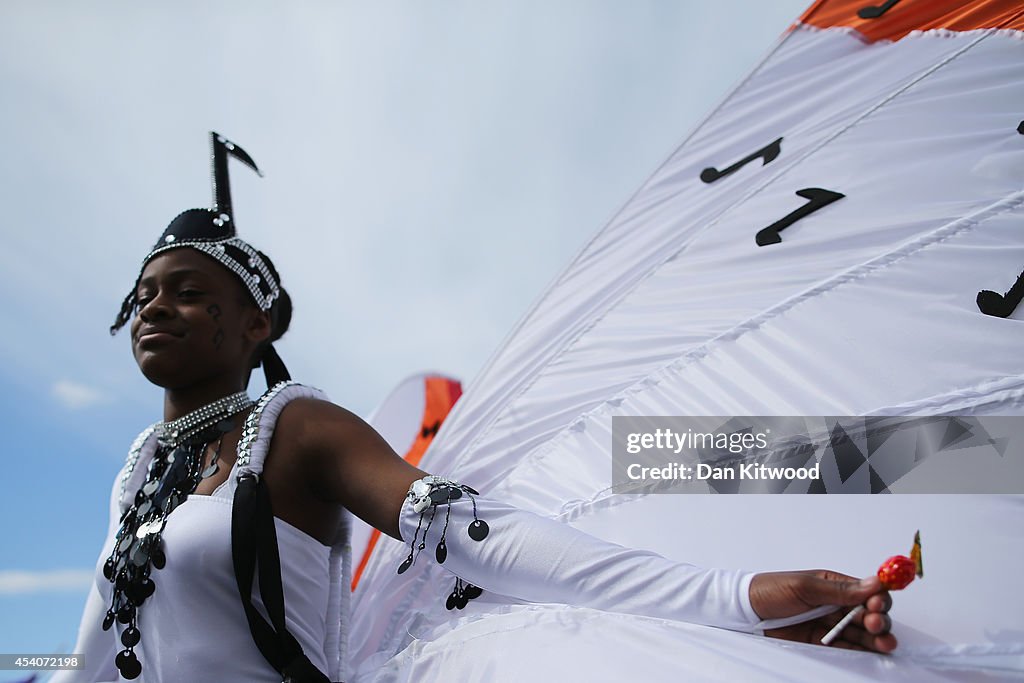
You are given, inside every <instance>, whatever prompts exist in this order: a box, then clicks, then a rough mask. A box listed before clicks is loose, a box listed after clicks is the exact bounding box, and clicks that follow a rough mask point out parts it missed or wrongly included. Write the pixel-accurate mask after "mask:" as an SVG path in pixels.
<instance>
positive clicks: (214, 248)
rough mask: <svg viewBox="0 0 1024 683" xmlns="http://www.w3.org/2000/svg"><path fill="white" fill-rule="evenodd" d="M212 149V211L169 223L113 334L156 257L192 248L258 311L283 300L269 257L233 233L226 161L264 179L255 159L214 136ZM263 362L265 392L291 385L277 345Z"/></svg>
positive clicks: (144, 261)
mask: <svg viewBox="0 0 1024 683" xmlns="http://www.w3.org/2000/svg"><path fill="white" fill-rule="evenodd" d="M210 143H211V146H212V148H213V150H212V155H211V165H212V176H213V208H212V209H188V210H187V211H182V212H181V213H180V214H178V215H177V216H176V217H175V219H174V220H172V221H171V224H170V225H168V226H167V229H166V230H164V232H163V234H162V235H160V239H158V240H157V242H156V244H154V245H153V248H152V249H151V250H150V252H149V253H148V254H147V255H146V257H145V258H144V259H142V265H141V266H140V267H139V275H138V277H136V278H135V285H134V286H133V287H132V291H131V292H129V293H128V296H126V297H125V299H124V302H123V303H122V304H121V311H120V312H119V313H118V314H117V319H116V320H115V321H114V324H113V325H111V326H110V333H111V334H115V333H116V332H117V331H118V330H119V329H121V328H122V327H124V325H125V324H126V323H127V322H128V321H129V320H131V318H132V314H133V312H134V310H135V306H136V303H137V294H136V292H137V289H138V284H139V278H141V277H142V271H143V270H144V269H145V267H146V264H147V263H149V262H150V260H152V259H153V257H155V256H158V255H159V254H162V253H164V252H165V251H169V250H171V249H178V248H181V247H190V248H192V249H196V250H197V251H200V252H202V253H204V254H206V255H207V256H210V257H211V258H213V259H214V260H216V261H217V262H219V263H220V264H221V265H223V266H224V267H225V268H227V269H228V270H230V271H231V272H232V273H234V274H235V276H236V277H238V279H239V280H240V281H241V282H242V284H243V285H244V286H245V288H246V290H248V292H249V294H250V295H251V296H252V299H253V301H254V302H255V303H256V305H257V306H259V308H260V310H263V311H266V310H269V309H270V307H271V306H272V305H273V303H274V301H276V300H277V299H278V298H279V297H280V296H281V291H282V290H281V279H280V277H279V276H278V274H277V270H276V269H275V268H274V264H273V263H272V262H271V261H270V259H269V258H268V257H267V256H266V254H264V253H263V252H261V251H259V250H258V249H256V248H254V247H253V246H251V245H250V244H248V243H247V242H245V241H244V240H242V239H240V238H239V237H238V235H237V234H236V232H235V217H234V214H233V213H232V211H231V185H230V183H229V181H228V156H233V157H234V158H235V159H238V160H239V161H241V162H242V163H243V164H245V165H246V166H248V167H249V168H251V169H252V170H254V171H256V173H258V174H259V175H260V176H262V175H263V174H262V173H261V172H260V170H259V168H257V167H256V162H254V161H253V160H252V157H250V156H249V154H248V153H247V152H246V151H245V150H244V149H242V148H241V147H239V146H238V145H236V144H235V143H233V142H231V141H230V140H228V139H226V138H224V137H223V136H221V135H218V134H217V133H215V132H211V133H210ZM261 362H262V364H263V370H264V373H265V374H266V375H267V386H273V385H274V384H277V383H278V382H280V381H284V380H288V379H291V378H290V377H289V375H288V370H287V369H286V368H285V366H284V363H283V362H282V361H281V358H280V356H278V355H277V352H276V351H275V350H274V348H273V345H271V344H268V345H267V347H266V349H265V351H264V353H263V358H262V359H261Z"/></svg>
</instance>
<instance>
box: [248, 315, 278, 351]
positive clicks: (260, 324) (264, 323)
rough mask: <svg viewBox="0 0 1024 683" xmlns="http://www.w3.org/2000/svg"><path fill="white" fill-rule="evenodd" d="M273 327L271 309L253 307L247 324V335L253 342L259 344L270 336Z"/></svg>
mask: <svg viewBox="0 0 1024 683" xmlns="http://www.w3.org/2000/svg"><path fill="white" fill-rule="evenodd" d="M271 328H272V324H271V320H270V311H261V310H259V309H257V308H255V307H253V308H252V313H251V315H250V316H249V323H248V325H247V326H246V330H245V336H246V337H247V338H248V339H250V340H251V341H252V342H254V343H256V344H259V343H260V342H262V341H264V340H266V339H269V338H270V334H271V332H272V329H271Z"/></svg>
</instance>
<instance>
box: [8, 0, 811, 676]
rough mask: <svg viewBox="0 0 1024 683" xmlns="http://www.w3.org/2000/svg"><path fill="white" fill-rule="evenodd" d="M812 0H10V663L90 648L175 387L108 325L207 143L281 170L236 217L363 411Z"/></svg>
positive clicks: (436, 363) (596, 209) (476, 352)
mask: <svg viewBox="0 0 1024 683" xmlns="http://www.w3.org/2000/svg"><path fill="white" fill-rule="evenodd" d="M805 2H806V0H773V1H772V2H753V1H752V0H748V1H746V2H741V1H740V0H733V1H726V0H720V1H718V2H714V3H709V2H684V1H682V0H679V1H677V2H672V3H669V2H664V1H660V0H659V1H650V2H637V1H634V2H629V3H622V2H608V1H594V0H587V1H583V0H580V1H573V2H568V1H564V0H563V1H561V2H558V3H543V2H532V1H531V2H515V3H512V2H494V3H471V2H446V3H432V4H429V5H428V4H425V3H396V2H384V3H372V4H371V3H362V4H356V3H335V2H311V3H304V4H303V5H302V6H301V7H297V6H295V5H294V4H292V5H283V4H271V3H265V2H258V3H245V4H243V3H240V2H239V3H224V4H221V5H218V6H217V7H215V8H211V7H207V6H206V5H205V4H203V3H198V2H179V3H173V4H159V5H140V4H138V3H129V2H99V3H89V4H88V5H87V6H85V5H81V4H74V3H70V2H52V3H46V4H41V3H29V2H6V3H4V4H3V6H2V7H0V88H2V91H3V93H4V106H3V107H0V131H3V132H2V135H3V151H2V154H0V198H2V203H0V206H2V207H3V209H2V210H3V212H4V221H3V228H2V229H3V236H4V242H5V246H6V248H5V249H4V250H2V252H0V264H2V268H0V295H2V296H3V300H4V303H5V307H4V311H5V317H6V330H7V334H5V335H3V337H2V338H0V345H2V346H0V351H2V353H3V356H4V358H5V362H4V363H3V365H2V366H0V373H2V376H3V386H4V388H5V391H4V392H3V395H2V399H0V401H2V405H0V408H2V410H0V415H2V417H0V428H2V431H3V434H4V437H5V438H4V440H3V443H4V449H5V454H4V464H5V476H4V477H3V478H2V479H0V520H2V521H0V525H2V533H3V539H4V541H5V542H4V543H3V544H2V545H0V614H2V615H3V617H2V620H0V652H53V651H57V650H62V651H65V652H67V651H70V650H71V647H72V645H73V644H74V640H75V634H76V632H77V627H78V620H79V616H80V611H81V607H82V604H83V602H84V596H85V592H86V588H87V585H88V581H89V580H90V579H89V577H90V575H91V572H92V569H93V566H94V563H95V562H96V556H97V553H98V551H99V547H100V544H101V542H102V538H103V534H104V532H105V529H106V523H107V520H106V505H107V498H108V493H109V490H110V485H111V482H112V479H113V476H114V475H115V473H116V472H117V470H118V469H119V467H120V465H121V463H122V462H123V459H124V455H125V451H126V450H127V447H128V444H129V443H130V441H131V439H132V438H133V437H134V435H135V434H136V433H137V432H138V431H140V430H141V429H142V428H143V427H145V426H146V425H147V424H149V423H150V422H152V421H154V420H155V419H158V417H159V411H160V405H161V403H160V400H161V395H160V393H159V391H158V390H157V389H155V388H154V387H152V386H150V385H148V384H147V383H146V382H145V380H144V379H143V378H142V377H141V375H139V374H138V372H137V371H136V368H135V366H134V363H133V361H132V359H131V357H130V354H129V350H128V342H127V339H126V336H125V335H123V334H122V335H120V336H118V337H115V338H113V339H112V338H111V337H110V336H109V335H108V334H107V326H108V325H109V324H110V322H111V321H112V320H113V317H114V314H115V313H116V311H117V309H118V306H119V305H120V302H121V299H122V298H123V296H124V295H125V293H126V292H127V289H128V288H129V287H130V286H131V284H132V282H133V281H134V278H135V275H136V272H137V267H138V262H139V260H140V259H141V258H142V256H143V255H144V254H145V252H146V251H147V248H148V247H149V245H150V244H152V242H153V241H154V240H155V238H156V237H157V236H158V235H159V233H160V232H161V231H162V230H163V228H164V227H165V226H166V224H167V223H168V222H169V220H170V219H171V218H173V217H174V215H176V214H177V213H178V212H179V211H181V210H183V209H186V208H191V207H197V206H198V207H201V206H208V205H209V204H210V202H211V196H210V186H209V175H208V162H207V154H208V147H207V145H208V141H207V131H209V130H211V129H215V130H218V131H219V132H221V133H224V134H225V135H228V136H229V137H231V138H232V139H234V140H235V141H237V142H238V143H239V144H241V145H243V146H244V147H245V148H246V149H247V150H248V151H249V152H250V154H252V156H253V157H254V158H255V159H256V161H257V163H259V165H260V166H261V168H262V169H263V170H264V172H265V174H266V176H265V177H264V178H262V179H260V178H257V177H256V176H255V174H252V173H250V172H248V170H247V169H245V168H244V167H242V166H240V165H233V166H232V169H231V172H232V187H233V196H234V204H235V215H236V219H237V223H238V226H239V231H240V234H241V235H242V236H243V237H244V238H246V239H247V240H249V241H250V242H252V243H253V244H255V245H256V246H257V247H259V248H261V249H263V250H264V251H266V252H267V253H269V254H270V255H271V256H272V257H273V259H274V261H275V263H276V264H277V266H278V269H279V270H280V272H281V274H282V279H283V283H284V285H285V287H286V288H288V290H289V291H290V293H291V294H292V297H293V299H294V300H295V303H296V312H295V318H294V320H293V323H292V329H291V331H290V332H289V333H288V335H287V336H286V337H285V338H284V339H283V340H282V342H281V343H280V344H279V347H280V352H281V354H282V356H283V357H284V359H285V360H286V362H287V363H288V365H289V368H290V369H291V371H292V375H293V377H295V378H296V379H299V380H300V381H304V382H306V383H308V384H313V385H315V386H319V387H320V388H322V389H324V390H325V391H326V392H327V393H328V395H330V396H331V397H332V398H333V399H334V400H335V401H336V402H338V403H341V404H343V405H345V406H347V407H349V408H350V409H352V410H354V411H356V412H357V413H360V414H362V415H364V416H365V415H367V414H368V413H369V412H370V411H371V410H372V409H373V407H374V406H375V405H376V404H377V402H379V401H380V400H381V399H382V398H383V397H384V396H385V394H386V393H387V391H388V390H389V389H390V388H391V387H393V386H394V385H396V384H397V383H398V382H399V381H400V380H401V379H402V378H404V377H405V376H407V375H409V374H412V373H415V372H418V371H421V370H441V371H445V372H447V373H450V374H454V375H456V376H458V377H460V378H462V379H463V380H464V381H468V380H471V379H472V377H473V375H474V374H475V373H476V371H477V370H478V369H479V368H480V367H481V366H482V365H483V364H484V362H485V361H486V359H487V358H488V356H489V355H490V354H491V353H492V352H493V351H495V350H496V349H497V347H498V345H499V344H500V343H501V340H502V338H503V337H504V335H505V333H506V332H507V331H508V330H510V329H511V327H512V326H513V324H514V323H515V321H516V320H517V319H518V317H519V316H520V315H521V314H522V313H523V312H524V311H525V310H526V308H527V307H528V305H529V304H530V303H531V302H532V301H533V300H534V299H535V298H536V297H537V296H538V295H539V294H540V293H541V292H542V291H543V289H544V287H545V286H546V284H547V283H548V282H549V281H550V280H552V279H553V278H554V277H555V275H556V274H557V273H558V272H559V270H560V269H561V268H562V267H563V266H564V265H565V264H566V263H567V262H568V261H569V259H570V258H571V257H572V256H573V254H574V253H575V252H576V250H578V249H579V248H580V247H581V246H582V244H583V243H584V241H585V240H586V239H587V238H588V237H589V236H590V235H591V234H593V233H594V232H596V231H597V230H598V229H599V228H600V227H601V226H602V224H603V223H604V221H605V220H607V219H608V218H609V217H610V216H611V214H612V213H613V212H614V211H615V210H616V209H617V208H618V207H619V206H620V205H621V204H622V203H623V202H624V201H625V200H626V199H627V197H628V196H629V195H630V193H631V192H632V191H633V190H635V189H636V188H637V187H638V186H639V185H640V183H641V182H642V181H643V180H644V178H645V177H646V176H647V175H648V174H649V173H650V172H651V171H653V169H654V168H655V167H656V166H657V164H658V163H659V162H660V161H662V160H663V159H664V158H665V157H666V156H667V155H668V154H669V152H670V151H671V150H672V149H673V148H674V147H675V146H676V144H678V142H679V141H680V140H681V139H682V138H683V136H684V135H685V134H686V133H687V131H688V130H689V129H690V128H691V127H692V126H693V125H695V124H696V123H697V121H698V120H699V119H700V118H701V117H702V116H703V115H704V114H705V113H707V111H708V110H710V109H711V107H713V106H714V104H715V103H716V102H717V101H718V100H719V99H720V98H721V97H722V96H723V95H724V94H725V92H726V91H727V90H728V89H729V88H730V87H731V86H732V85H733V84H734V83H735V82H736V81H737V80H738V79H739V78H740V77H742V76H743V75H744V74H745V73H746V72H747V71H748V70H749V69H750V68H751V67H752V66H753V65H754V64H755V63H756V61H757V60H758V59H759V58H760V57H761V56H762V55H763V54H764V53H765V52H766V51H767V50H768V49H769V48H770V47H771V45H772V43H773V42H774V40H775V39H776V38H777V37H778V35H779V34H780V33H781V32H783V31H784V30H785V29H786V27H787V26H788V25H789V24H790V23H791V22H792V20H793V19H795V17H796V16H797V15H798V14H799V13H800V12H801V10H802V9H803V7H804V5H805ZM254 377H255V379H254V381H253V385H252V386H251V387H250V393H252V394H253V395H257V394H258V393H259V392H260V391H262V388H263V387H262V385H261V384H260V382H261V381H262V380H261V379H259V378H258V377H257V376H255V375H254ZM15 679H16V676H15V674H14V673H10V674H9V675H5V674H3V673H0V680H15Z"/></svg>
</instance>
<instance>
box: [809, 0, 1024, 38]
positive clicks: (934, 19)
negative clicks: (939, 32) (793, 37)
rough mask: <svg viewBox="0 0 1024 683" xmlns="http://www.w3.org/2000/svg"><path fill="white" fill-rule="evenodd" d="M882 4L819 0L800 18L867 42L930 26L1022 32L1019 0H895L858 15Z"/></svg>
mask: <svg viewBox="0 0 1024 683" xmlns="http://www.w3.org/2000/svg"><path fill="white" fill-rule="evenodd" d="M885 4H887V3H885V2H883V0H818V1H817V2H815V3H814V4H813V5H811V7H809V8H808V9H807V11H806V12H804V13H803V16H801V17H800V20H799V21H800V23H802V24H809V25H811V26H817V27H818V28H832V27H834V26H849V27H850V28H854V29H856V30H857V31H858V32H860V33H861V34H862V35H863V36H864V37H865V38H867V39H868V41H870V42H875V41H876V40H899V39H900V38H902V37H904V36H905V35H907V34H908V33H910V32H911V31H927V30H928V29H933V28H943V29H948V30H950V31H973V30H975V29H983V28H1007V29H1016V30H1018V31H1024V6H1022V4H1021V2H1020V0H898V2H896V4H894V5H892V6H890V7H889V9H888V10H886V11H885V12H884V13H883V14H882V15H881V16H879V17H877V18H874V19H862V18H861V17H860V16H858V14H857V12H858V10H861V9H863V8H866V7H872V6H875V7H883V6H884V5H885Z"/></svg>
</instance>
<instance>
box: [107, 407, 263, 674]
mask: <svg viewBox="0 0 1024 683" xmlns="http://www.w3.org/2000/svg"><path fill="white" fill-rule="evenodd" d="M252 405H253V401H252V400H251V399H250V398H249V397H248V395H247V394H246V393H245V392H244V391H243V392H239V393H237V394H233V395H231V396H225V397H224V398H221V399H218V400H217V401H214V402H213V403H210V404H208V405H205V406H203V407H202V408H199V409H198V410H195V411H193V412H191V413H189V414H188V415H185V416H183V417H181V418H178V419H177V420H173V421H171V422H166V423H160V424H158V425H157V426H156V427H155V431H156V433H157V435H158V436H157V449H156V453H155V454H154V455H153V460H152V461H151V462H150V464H149V471H148V472H147V474H146V480H145V483H143V485H142V487H141V488H140V489H139V490H138V491H137V492H136V493H135V500H134V501H133V503H132V506H131V507H130V508H128V509H127V510H125V512H124V514H123V515H121V528H120V529H119V530H118V532H117V535H116V536H115V543H114V550H113V552H111V554H110V557H109V558H107V561H106V562H105V563H104V565H103V575H104V576H105V577H106V578H107V580H109V581H110V582H111V583H113V584H114V588H113V591H112V592H113V597H112V599H111V602H110V607H109V608H108V609H107V614H106V616H105V617H104V618H103V630H105V631H106V630H109V629H110V627H111V626H113V624H114V621H115V620H116V621H118V622H119V623H121V624H124V625H125V626H126V628H125V629H124V631H122V632H121V644H122V645H124V648H125V649H124V650H122V651H121V652H119V653H118V654H117V656H116V657H115V658H114V664H115V665H116V666H117V670H118V671H120V672H121V675H122V676H123V677H124V678H127V679H133V678H137V677H138V676H139V674H141V673H142V663H141V662H139V659H138V657H137V656H136V655H135V646H136V645H138V644H139V640H140V639H141V637H142V634H141V633H140V631H139V628H138V622H137V620H138V608H139V607H140V606H141V605H142V603H143V602H145V601H146V599H147V598H148V597H149V596H151V595H152V594H153V591H154V590H155V589H156V584H155V583H154V581H153V579H152V578H151V577H150V574H151V572H152V569H153V568H154V567H155V568H156V569H162V568H163V567H164V564H165V563H166V561H167V557H166V555H165V554H164V549H163V528H164V525H165V524H166V522H167V516H168V515H169V514H170V513H171V511H173V510H174V508H176V507H177V506H178V505H180V504H181V503H182V502H183V501H184V500H185V499H186V498H188V496H189V494H191V493H193V492H195V490H196V487H198V486H199V482H201V481H202V480H203V479H205V478H206V477H209V476H212V475H214V474H216V473H217V471H218V470H219V469H220V466H219V465H218V463H217V461H218V460H219V459H220V447H221V443H222V441H223V438H224V434H226V433H227V432H230V431H231V430H232V429H234V428H235V422H234V420H232V419H231V418H232V416H234V415H236V414H238V413H240V412H242V411H243V410H247V409H249V408H250V407H252ZM214 443H215V444H216V446H215V449H214V455H213V458H212V459H211V461H210V465H209V466H208V467H206V468H205V469H204V468H203V456H204V455H205V453H206V451H207V448H209V446H210V445H211V444H214Z"/></svg>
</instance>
